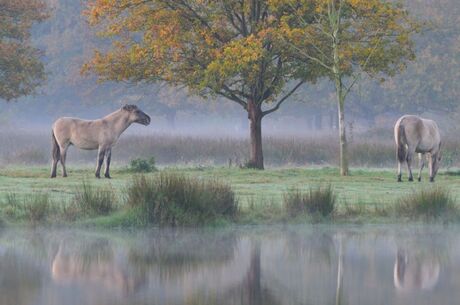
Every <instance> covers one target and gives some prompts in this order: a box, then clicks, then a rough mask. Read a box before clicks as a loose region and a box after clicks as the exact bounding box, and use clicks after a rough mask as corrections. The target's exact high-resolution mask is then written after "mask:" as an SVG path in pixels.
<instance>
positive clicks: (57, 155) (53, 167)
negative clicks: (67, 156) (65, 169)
mask: <svg viewBox="0 0 460 305" xmlns="http://www.w3.org/2000/svg"><path fill="white" fill-rule="evenodd" d="M51 141H52V143H53V144H52V147H53V148H52V152H51V158H52V159H53V161H52V165H51V178H56V170H57V164H58V162H59V159H60V158H61V152H60V149H59V144H58V142H57V140H56V137H55V135H54V131H53V132H52V140H51Z"/></svg>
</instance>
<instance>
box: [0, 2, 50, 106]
mask: <svg viewBox="0 0 460 305" xmlns="http://www.w3.org/2000/svg"><path fill="white" fill-rule="evenodd" d="M47 17H48V14H47V9H46V5H45V4H44V2H42V1H40V0H0V98H1V99H4V100H7V101H9V100H12V99H16V98H18V97H21V96H24V95H29V94H31V93H33V92H34V89H35V88H36V87H37V86H39V85H41V84H42V83H43V81H44V80H45V72H44V67H43V63H42V62H41V61H40V58H41V55H42V54H41V52H40V50H38V49H37V48H34V47H33V46H32V45H31V43H30V30H31V27H32V25H33V24H34V23H36V22H41V21H43V20H44V19H46V18H47Z"/></svg>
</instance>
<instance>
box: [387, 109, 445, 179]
mask: <svg viewBox="0 0 460 305" xmlns="http://www.w3.org/2000/svg"><path fill="white" fill-rule="evenodd" d="M394 135H395V141H396V147H397V150H396V151H397V157H398V181H399V182H401V166H402V164H403V163H404V162H406V163H407V169H408V171H409V181H413V180H414V178H413V176H412V168H411V162H412V159H413V157H414V155H415V153H419V158H420V170H419V175H418V181H421V179H422V177H421V175H422V170H423V167H424V166H425V158H424V156H425V154H428V155H427V156H428V161H429V170H430V182H433V181H434V177H435V176H436V173H437V172H438V169H439V165H440V161H441V135H440V133H439V128H438V125H437V124H436V122H435V121H433V120H427V119H422V118H420V117H418V116H416V115H404V116H402V117H401V118H399V120H398V121H397V122H396V124H395V128H394Z"/></svg>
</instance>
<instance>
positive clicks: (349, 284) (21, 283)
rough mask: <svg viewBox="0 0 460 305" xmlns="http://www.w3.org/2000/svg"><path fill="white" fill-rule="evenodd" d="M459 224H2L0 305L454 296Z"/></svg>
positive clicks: (395, 300)
mask: <svg viewBox="0 0 460 305" xmlns="http://www.w3.org/2000/svg"><path fill="white" fill-rule="evenodd" d="M457 231H458V229H454V228H452V227H450V228H449V230H447V229H443V228H437V227H428V228H423V229H421V228H412V229H411V228H410V227H409V228H402V229H401V228H396V229H394V228H390V227H380V228H375V227H369V228H365V229H362V228H350V227H335V228H323V227H315V226H298V227H297V226H296V227H287V228H283V229H281V228H276V229H269V228H255V229H245V230H243V229H235V230H232V229H225V230H215V231H212V230H158V229H156V230H148V231H142V232H130V233H121V232H119V233H107V232H101V233H97V232H96V233H95V232H82V231H64V232H56V231H48V230H38V231H36V232H31V231H27V230H8V231H4V232H3V234H0V304H1V305H45V304H46V305H55V304H56V305H57V304H59V305H60V304H66V305H73V304H75V305H77V304H78V305H109V304H110V305H117V304H120V305H121V304H133V305H147V304H159V305H161V304H168V305H169V304H200V305H206V304H219V305H226V304H241V305H249V304H251V305H252V304H254V305H262V304H264V305H275V304H286V305H290V304H331V305H332V304H395V305H403V304H422V305H423V304H457V300H458V299H459V298H460V291H459V290H458V289H457V288H456V287H458V285H460V272H459V271H460V237H457V236H460V235H459V234H458V232H457Z"/></svg>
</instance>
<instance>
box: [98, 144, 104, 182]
mask: <svg viewBox="0 0 460 305" xmlns="http://www.w3.org/2000/svg"><path fill="white" fill-rule="evenodd" d="M104 156H105V147H101V146H99V150H98V152H97V165H96V178H101V167H102V163H103V162H104Z"/></svg>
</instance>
